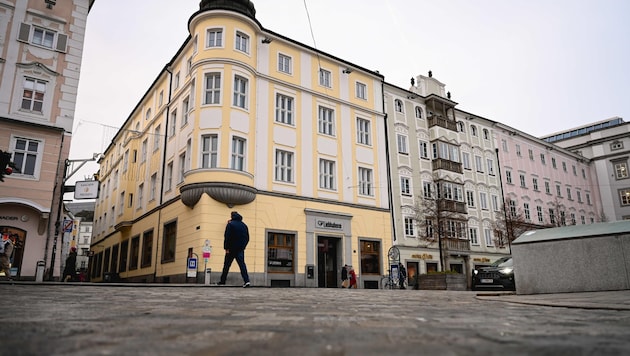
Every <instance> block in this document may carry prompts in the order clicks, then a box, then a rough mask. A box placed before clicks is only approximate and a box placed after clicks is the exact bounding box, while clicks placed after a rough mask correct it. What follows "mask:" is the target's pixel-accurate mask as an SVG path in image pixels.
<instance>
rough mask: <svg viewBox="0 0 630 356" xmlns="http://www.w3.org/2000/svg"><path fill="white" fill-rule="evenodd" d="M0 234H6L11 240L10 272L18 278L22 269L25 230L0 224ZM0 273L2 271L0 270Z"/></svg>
mask: <svg viewBox="0 0 630 356" xmlns="http://www.w3.org/2000/svg"><path fill="white" fill-rule="evenodd" d="M0 232H1V233H2V234H8V235H9V238H10V239H11V240H12V241H13V255H12V256H11V257H10V261H11V274H12V275H13V277H17V278H19V277H20V275H21V270H22V258H23V256H24V243H25V242H26V231H25V230H22V229H18V228H16V227H11V226H0ZM0 274H2V272H1V271H0Z"/></svg>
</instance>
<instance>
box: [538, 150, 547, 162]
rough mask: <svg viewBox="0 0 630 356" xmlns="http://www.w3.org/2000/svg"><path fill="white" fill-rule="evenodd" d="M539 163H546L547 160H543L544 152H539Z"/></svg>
mask: <svg viewBox="0 0 630 356" xmlns="http://www.w3.org/2000/svg"><path fill="white" fill-rule="evenodd" d="M540 163H542V164H547V162H546V161H545V154H544V153H541V154H540Z"/></svg>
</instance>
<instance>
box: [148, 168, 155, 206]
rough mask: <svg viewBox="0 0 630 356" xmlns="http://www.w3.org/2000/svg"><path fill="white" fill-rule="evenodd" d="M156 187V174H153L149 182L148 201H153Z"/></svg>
mask: <svg viewBox="0 0 630 356" xmlns="http://www.w3.org/2000/svg"><path fill="white" fill-rule="evenodd" d="M156 186H157V173H153V174H152V175H151V178H150V180H149V201H151V200H155V188H156Z"/></svg>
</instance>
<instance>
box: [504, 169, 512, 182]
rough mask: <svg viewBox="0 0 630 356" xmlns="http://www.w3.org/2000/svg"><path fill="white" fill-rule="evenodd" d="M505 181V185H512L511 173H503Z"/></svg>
mask: <svg viewBox="0 0 630 356" xmlns="http://www.w3.org/2000/svg"><path fill="white" fill-rule="evenodd" d="M505 181H506V183H507V184H512V171H505Z"/></svg>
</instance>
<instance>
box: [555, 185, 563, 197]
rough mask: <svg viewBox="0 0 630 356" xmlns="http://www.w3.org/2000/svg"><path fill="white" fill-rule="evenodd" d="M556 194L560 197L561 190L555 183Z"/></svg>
mask: <svg viewBox="0 0 630 356" xmlns="http://www.w3.org/2000/svg"><path fill="white" fill-rule="evenodd" d="M556 195H557V196H559V197H562V190H561V187H560V184H556Z"/></svg>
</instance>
